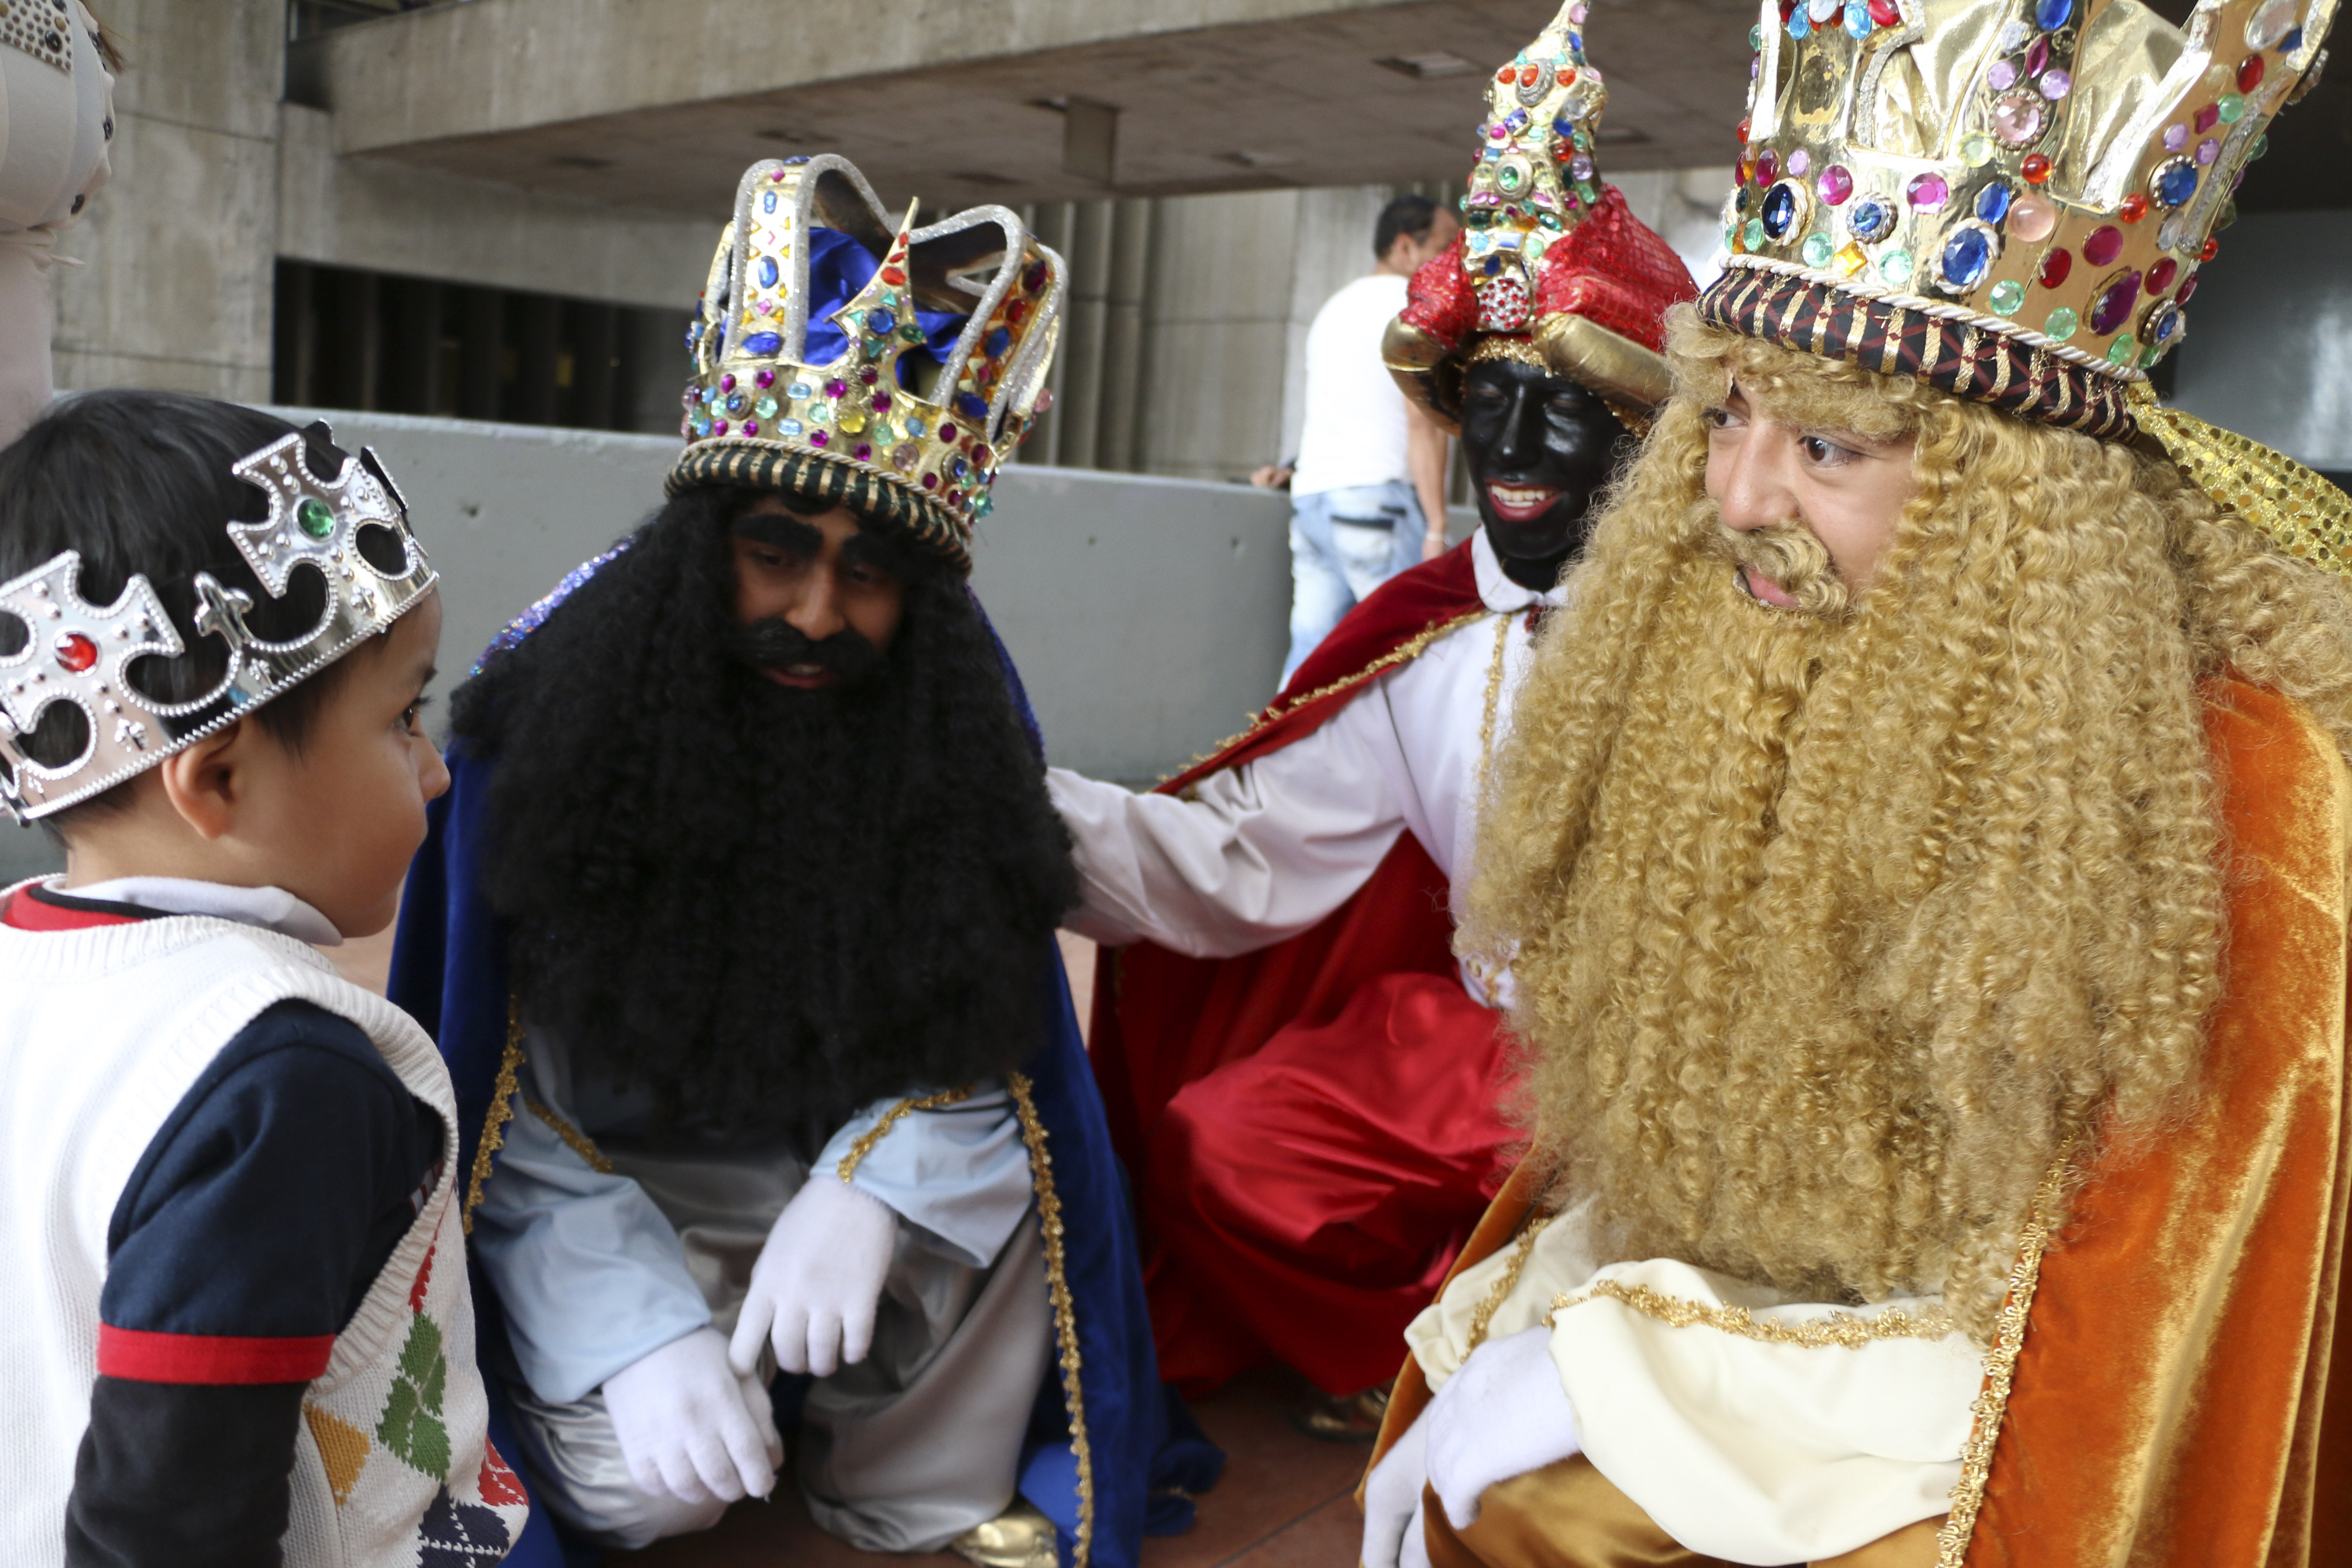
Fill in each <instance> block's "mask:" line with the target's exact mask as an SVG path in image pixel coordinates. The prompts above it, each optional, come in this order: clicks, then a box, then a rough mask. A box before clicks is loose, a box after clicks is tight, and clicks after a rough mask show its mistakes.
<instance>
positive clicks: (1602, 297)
mask: <svg viewBox="0 0 2352 1568" xmlns="http://www.w3.org/2000/svg"><path fill="white" fill-rule="evenodd" d="M1462 243H1463V242H1462V240H1461V239H1459V238H1457V239H1455V240H1454V243H1453V244H1452V245H1450V246H1448V247H1446V248H1445V249H1444V251H1442V252H1441V253H1439V254H1438V255H1436V256H1433V257H1432V258H1429V259H1428V260H1427V261H1425V262H1423V263H1422V266H1421V269H1420V270H1419V271H1417V272H1415V273H1414V274H1413V275H1412V281H1411V283H1410V284H1408V285H1407V289H1406V303H1405V308H1404V309H1403V310H1401V311H1399V312H1398V318H1397V319H1398V320H1400V321H1403V322H1405V323H1406V324H1407V325H1409V326H1414V327H1419V328H1420V329H1421V330H1422V331H1424V332H1427V333H1428V334H1429V335H1430V336H1431V337H1433V338H1434V339H1436V340H1437V342H1439V343H1441V344H1443V345H1444V347H1445V348H1446V349H1447V350H1448V351H1449V352H1450V351H1454V350H1457V349H1459V348H1461V347H1462V345H1463V343H1464V342H1465V341H1466V340H1467V339H1469V338H1470V337H1471V336H1473V335H1474V334H1475V331H1476V330H1477V326H1478V296H1477V293H1476V290H1475V287H1474V286H1473V284H1472V281H1471V278H1470V274H1469V271H1468V269H1467V268H1466V267H1465V265H1464V262H1463V259H1462ZM1697 298H1698V289H1696V287H1694V286H1693V285H1692V283H1691V277H1690V269H1689V268H1686V267H1685V266H1684V265H1683V263H1682V258H1679V257H1677V256H1676V255H1675V253H1674V249H1673V247H1670V246H1668V245H1667V244H1666V242H1665V241H1664V239H1662V238H1660V237H1658V235H1657V233H1656V231H1655V230H1654V229H1652V228H1651V227H1650V226H1649V225H1647V224H1645V223H1643V221H1642V220H1641V219H1640V218H1637V217H1635V216H1633V210H1632V209H1631V208H1629V207H1628V206H1626V205H1625V197H1624V195H1623V194H1622V193H1621V192H1620V191H1619V190H1618V189H1617V187H1616V186H1614V185H1608V184H1604V185H1602V186H1601V200H1600V201H1599V202H1597V203H1595V204H1594V205H1593V207H1592V210H1591V213H1590V214H1589V215H1587V216H1586V217H1585V218H1584V219H1583V220H1582V221H1581V222H1580V223H1579V224H1577V225H1576V226H1575V227H1573V228H1571V229H1570V230H1569V231H1568V233H1567V234H1566V235H1565V236H1563V237H1561V238H1559V239H1558V240H1556V241H1554V242H1553V244H1552V246H1551V247H1550V248H1549V249H1548V250H1546V251H1545V252H1544V258H1543V264H1542V267H1541V268H1540V269H1539V271H1538V274H1537V278H1536V300H1535V321H1538V322H1539V321H1543V320H1544V319H1545V318H1546V317H1549V316H1583V317H1586V318H1587V319H1589V320H1591V321H1597V322H1599V323H1600V324H1601V325H1602V326H1604V327H1606V328H1608V329H1609V330H1610V331H1612V332H1615V333H1617V334H1618V335H1619V336H1620V337H1624V338H1630V339H1632V340H1633V342H1637V343H1640V344H1642V345H1643V346H1644V347H1646V348H1651V349H1655V350H1660V351H1663V350H1664V348H1665V339H1666V333H1665V316H1666V311H1667V310H1669V309H1671V308H1672V307H1673V306H1675V304H1677V303H1679V302H1681V301H1683V300H1696V299H1697ZM1532 325H1533V323H1530V326H1532Z"/></svg>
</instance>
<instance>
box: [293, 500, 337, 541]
mask: <svg viewBox="0 0 2352 1568" xmlns="http://www.w3.org/2000/svg"><path fill="white" fill-rule="evenodd" d="M294 526H296V527H297V528H299V529H300V530H301V531H303V532H305V533H307V534H309V535H310V537H311V538H313V539H326V538H329V537H331V535H332V534H333V533H334V531H335V513H334V509H333V508H331V507H330V506H329V505H328V504H327V503H326V502H325V501H322V500H320V499H319V498H318V497H317V496H304V497H303V498H302V500H301V503H300V504H299V505H298V506H297V507H295V509H294Z"/></svg>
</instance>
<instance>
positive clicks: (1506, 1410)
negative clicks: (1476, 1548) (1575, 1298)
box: [1417, 1324, 1583, 1530]
mask: <svg viewBox="0 0 2352 1568" xmlns="http://www.w3.org/2000/svg"><path fill="white" fill-rule="evenodd" d="M1417 1425H1425V1426H1428V1428H1429V1456H1428V1461H1429V1484H1430V1487H1431V1489H1433V1490H1434V1491H1435V1492H1436V1493H1437V1500H1438V1501H1439V1502H1441V1503H1444V1505H1445V1517H1446V1518H1447V1519H1449V1520H1451V1521H1453V1522H1454V1529H1456V1530H1466V1529H1468V1528H1469V1527H1470V1526H1471V1525H1473V1524H1475V1523H1476V1522H1477V1521H1478V1500H1479V1498H1480V1497H1481V1496H1483V1495H1484V1494H1485V1492H1486V1489H1487V1488H1488V1487H1491V1486H1493V1485H1495V1484H1496V1482H1498V1481H1507V1480H1509V1479H1511V1478H1512V1477H1513V1476H1524V1475H1526V1474H1527V1473H1528V1471H1530V1470H1540V1469H1542V1468H1544V1467H1545V1466H1546V1465H1550V1464H1557V1463H1558V1462H1559V1461H1560V1460H1562V1459H1565V1458H1568V1457H1569V1456H1570V1455H1571V1454H1575V1453H1579V1452H1580V1451H1581V1450H1582V1447H1583V1445H1582V1443H1581V1442H1580V1439H1579V1438H1578V1436H1577V1435H1576V1411H1575V1409H1574V1408H1573V1407H1572V1406H1570V1404H1569V1403H1568V1391H1567V1390H1566V1389H1564V1388H1562V1387H1560V1385H1559V1368H1558V1367H1555V1366H1554V1365H1552V1360H1551V1331H1550V1330H1549V1329H1547V1328H1545V1327H1543V1326H1542V1325H1541V1324H1538V1325H1537V1326H1536V1327H1534V1328H1532V1329H1526V1330H1522V1331H1520V1332H1518V1333H1516V1334H1510V1335H1507V1336H1506V1337H1504V1338H1502V1339H1499V1340H1488V1341H1487V1342H1486V1343H1485V1344H1483V1345H1480V1346H1479V1347H1478V1348H1477V1349H1476V1350H1475V1351H1472V1352H1470V1359H1469V1360H1468V1361H1465V1362H1464V1363H1462V1368H1461V1370H1460V1371H1458V1372H1456V1373H1454V1375H1453V1377H1451V1378H1450V1379H1448V1380H1447V1382H1446V1384H1445V1386H1444V1387H1443V1388H1441V1389H1439V1390H1438V1391H1437V1398H1436V1400H1435V1401H1434V1402H1433V1404H1432V1405H1430V1407H1429V1413H1428V1414H1427V1415H1424V1416H1423V1417H1422V1420H1421V1422H1420V1423H1417Z"/></svg>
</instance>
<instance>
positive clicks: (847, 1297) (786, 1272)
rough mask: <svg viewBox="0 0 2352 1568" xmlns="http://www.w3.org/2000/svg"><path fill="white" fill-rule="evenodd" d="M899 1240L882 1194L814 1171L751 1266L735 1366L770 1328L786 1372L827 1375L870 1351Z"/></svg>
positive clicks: (746, 1361) (755, 1351) (752, 1359)
mask: <svg viewBox="0 0 2352 1568" xmlns="http://www.w3.org/2000/svg"><path fill="white" fill-rule="evenodd" d="M897 1244H898V1215H896V1214H894V1213H892V1212H891V1211H890V1208H889V1206H888V1205H886V1204H884V1203H883V1202H882V1200H881V1199H879V1198H877V1197H875V1196H873V1195H872V1194H867V1193H863V1192H860V1191H859V1190H858V1189H857V1188H856V1187H854V1186H851V1185H850V1184H848V1183H847V1182H845V1181H843V1180H841V1179H840V1178H839V1177H838V1176H835V1174H834V1173H832V1172H830V1171H824V1172H821V1173H817V1174H814V1175H812V1176H810V1177H809V1179H808V1180H807V1181H806V1182H805V1183H803V1184H802V1186H801V1190H800V1191H799V1192H798V1193H795V1194H793V1201H792V1202H791V1203H788V1204H786V1205H784V1212H783V1213H782V1215H778V1216H777V1218H776V1228H775V1229H773V1230H772V1231H770V1232H769V1233H768V1244H767V1246H765V1247H761V1249H760V1261H759V1262H757V1263H755V1264H753V1265H752V1266H751V1294H749V1295H748V1296H746V1297H744V1298H743V1315H742V1316H741V1317H740V1318H739V1319H737V1320H736V1321H735V1338H734V1340H733V1342H731V1343H730V1345H729V1347H728V1352H727V1353H728V1360H729V1361H730V1362H731V1363H733V1364H734V1367H735V1370H736V1371H738V1372H741V1373H749V1372H750V1371H751V1369H752V1367H754V1366H755V1365H757V1364H758V1363H759V1360H760V1344H761V1341H763V1340H766V1339H769V1338H770V1337H771V1335H772V1337H773V1338H774V1341H775V1345H776V1364H777V1365H778V1366H780V1367H782V1369H783V1370H784V1371H786V1372H808V1373H815V1374H816V1375H817V1376H819V1377H826V1376H830V1375H831V1374H832V1373H835V1372H837V1371H839V1370H840V1369H841V1368H842V1367H845V1366H855V1365H856V1364H857V1363H859V1362H861V1361H864V1360H865V1359H866V1352H867V1351H868V1350H870V1349H871V1348H872V1347H873V1344H874V1310H875V1308H876V1307H877V1305H879V1304H880V1302H881V1300H882V1282H883V1279H884V1278H885V1277H886V1276H887V1275H888V1273H889V1272H890V1254H891V1251H892V1249H893V1247H896V1245H897Z"/></svg>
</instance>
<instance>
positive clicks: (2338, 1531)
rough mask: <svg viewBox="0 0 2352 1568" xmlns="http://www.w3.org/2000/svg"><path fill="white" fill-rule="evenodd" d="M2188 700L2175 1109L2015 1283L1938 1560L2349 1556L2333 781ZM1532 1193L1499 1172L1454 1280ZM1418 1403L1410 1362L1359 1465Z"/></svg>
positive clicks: (2278, 708)
mask: <svg viewBox="0 0 2352 1568" xmlns="http://www.w3.org/2000/svg"><path fill="white" fill-rule="evenodd" d="M2205 697H2206V730H2207V734H2208V736H2209V738H2210V742H2211V745H2212V752H2213V757H2214V764H2215V767H2214V771H2215V777H2216V782H2217V784H2218V785H2219V788H2220V794H2221V808H2222V813H2223V820H2224V823H2225V826H2226V829H2227V839H2226V848H2225V853H2226V854H2227V855H2228V856H2229V857H2230V878H2229V937H2228V942H2227V947H2226V949H2225V953H2224V973H2225V977H2226V984H2225V990H2224V995H2223V999H2222V1002H2221V1006H2220V1008H2219V1009H2218V1010H2217V1012H2216V1013H2215V1016H2214V1018H2213V1021H2212V1025H2211V1027H2210V1037H2209V1044H2208V1047H2207V1055H2206V1059H2205V1064H2204V1068H2203V1075H2202V1078H2201V1079H2200V1090H2199V1094H2198V1098H2197V1101H2196V1104H2195V1106H2194V1108H2193V1110H2191V1112H2190V1113H2189V1115H2188V1117H2187V1118H2186V1119H2185V1120H2184V1121H2183V1122H2182V1123H2181V1124H2180V1125H2179V1126H2178V1127H2175V1128H2172V1129H2169V1130H2168V1131H2167V1132H2166V1133H2165V1134H2164V1135H2163V1136H2162V1137H2161V1138H2160V1139H2158V1140H2155V1141H2153V1142H2152V1143H2151V1144H2145V1145H2141V1146H2137V1147H2134V1148H2129V1149H2125V1150H2122V1151H2120V1152H2116V1153H2115V1154H2113V1155H2111V1156H2108V1157H2105V1158H2103V1159H2102V1160H2101V1161H2100V1162H2099V1163H2097V1164H2096V1165H2095V1167H2094V1168H2093V1169H2092V1171H2091V1173H2090V1174H2089V1178H2088V1180H2087V1182H2086V1184H2085V1185H2084V1188H2083V1189H2082V1191H2081V1192H2080V1193H2079V1194H2078V1195H2077V1197H2076V1199H2075V1202H2074V1212H2073V1215H2072V1217H2071V1218H2070V1220H2069V1221H2068V1222H2067V1224H2066V1225H2065V1226H2064V1227H2063V1231H2062V1232H2061V1233H2060V1234H2059V1235H2058V1236H2057V1237H2055V1238H2054V1239H2053V1240H2052V1242H2051V1243H2050V1245H2049V1247H2048V1248H2047V1250H2046V1252H2044V1253H2042V1256H2041V1258H2040V1260H2039V1262H2040V1268H2039V1279H2038V1283H2037V1282H2036V1281H2035V1279H2033V1277H2032V1276H2033V1270H2032V1268H2030V1267H2025V1268H2021V1269H2020V1271H2019V1274H2018V1276H2017V1277H2016V1283H2015V1285H2014V1288H2013V1289H2012V1292H2011V1309H2012V1310H2018V1309H2021V1310H2022V1313H2023V1331H2022V1333H2021V1334H2020V1333H2018V1332H2017V1331H2016V1330H2015V1329H2014V1327H2013V1326H2012V1327H2011V1328H2009V1329H2008V1330H2006V1331H2004V1333H2003V1336H2002V1338H2001V1340H2000V1342H1999V1343H1998V1344H1997V1345H1996V1346H1995V1348H1994V1350H1993V1352H1992V1353H1991V1355H1990V1357H1989V1358H1988V1364H1989V1367H1990V1371H1989V1373H1988V1375H1987V1378H1986V1387H1985V1392H1984V1394H1983V1395H1982V1396H1981V1397H1980V1398H1979V1403H1978V1407H1977V1408H1978V1415H1977V1429H1976V1432H1975V1433H1974V1434H1973V1435H1972V1436H1971V1438H1970V1446H1969V1453H1968V1455H1967V1457H1966V1458H1965V1459H1964V1472H1965V1473H1964V1474H1963V1477H1962V1479H1961V1483H1960V1488H1959V1489H1958V1491H1956V1492H1955V1493H1954V1500H1953V1501H1954V1507H1953V1519H1954V1521H1955V1522H1956V1523H1957V1524H1958V1525H1960V1526H1961V1527H1962V1528H1961V1529H1960V1530H1958V1531H1955V1532H1953V1533H1952V1536H1951V1538H1950V1539H1949V1540H1948V1545H1947V1549H1946V1551H1945V1552H1944V1553H1943V1555H1942V1559H1941V1561H1942V1563H1944V1564H1946V1565H1947V1568H2089V1565H2091V1564H2125V1563H2132V1564H2142V1563H2146V1564H2155V1563H2164V1564H2179V1565H2181V1568H2189V1565H2191V1564H2194V1565H2196V1568H2253V1565H2256V1564H2260V1565H2263V1568H2290V1565H2300V1564H2303V1563H2306V1562H2307V1563H2314V1564H2326V1565H2330V1568H2332V1565H2334V1564H2339V1563H2352V1367H2347V1365H2346V1364H2345V1360H2346V1358H2338V1359H2336V1360H2335V1361H2334V1362H2333V1363H2331V1359H2330V1354H2329V1352H2330V1349H2331V1347H2332V1345H2333V1343H2334V1341H2335V1339H2336V1276H2337V1271H2338V1266H2339V1263H2340V1261H2341V1258H2342V1253H2343V1247H2344V1231H2345V1218H2346V1205H2347V1163H2346V1149H2345V1114H2346V1109H2347V1106H2346V1075H2345V1026H2346V986H2347V963H2346V956H2347V955H2346V941H2347V881H2346V875H2347V858H2352V774H2347V771H2346V769H2345V766H2344V764H2343V763H2342V761H2341V760H2340V759H2339V758H2338V756H2337V754H2336V749H2335V747H2334V745H2333V743H2332V742H2330V740H2329V738H2328V737H2327V736H2326V733H2324V732H2323V731H2321V730H2320V729H2319V728H2318V727H2317V726H2316V725H2315V723H2313V721H2311V719H2310V717H2309V716H2308V715H2307V714H2306V713H2305V712H2304V710H2302V709H2301V708H2300V707H2298V706H2297V705H2296V704H2294V702H2292V701H2291V700H2288V699H2286V698H2284V697H2281V696H2279V695H2278V694H2277V693H2275V692H2273V691H2270V690H2267V689H2263V688H2261V687H2257V686H2252V685H2250V684H2248V683H2246V682H2244V681H2242V680H2238V679H2219V680H2215V681H2213V682H2211V683H2210V684H2209V685H2208V687H2207V689H2206V691H2205ZM1541 1196H1542V1192H1541V1183H1540V1182H1539V1181H1538V1180H1537V1179H1536V1173H1534V1172H1533V1171H1531V1170H1529V1169H1528V1168H1527V1167H1522V1168H1521V1169H1520V1171H1519V1172H1517V1173H1515V1174H1514V1176H1513V1178H1512V1180H1511V1182H1510V1183H1509V1184H1508V1185H1507V1186H1506V1187H1505V1188H1504V1190H1503V1192H1502V1193H1501V1194H1499V1195H1498V1196H1497V1197H1496V1200H1495V1203H1494V1205H1493V1207H1492V1208H1490V1209H1489V1210H1488V1212H1487V1214H1486V1218H1485V1219H1484V1220H1483V1221H1481V1222H1480V1225H1479V1226H1478V1229H1477V1231H1476V1232H1475V1234H1474V1235H1473V1236H1472V1237H1471V1239H1470V1242H1469V1244H1468V1245H1467V1246H1466V1247H1465V1248H1464V1249H1463V1252H1462V1256H1461V1258H1459V1260H1457V1262H1456V1263H1455V1265H1454V1268H1455V1271H1456V1272H1457V1273H1458V1272H1459V1271H1460V1270H1461V1269H1463V1268H1468V1267H1469V1266H1470V1265H1471V1264H1473V1263H1475V1262H1476V1261H1478V1260H1479V1259H1480V1258H1486V1257H1488V1256H1490V1255H1492V1254H1493V1253H1494V1252H1496V1251H1497V1250H1499V1249H1500V1248H1502V1247H1506V1246H1507V1245H1509V1244H1510V1242H1511V1241H1512V1239H1513V1238H1514V1237H1516V1236H1517V1233H1518V1231H1519V1229H1520V1228H1521V1226H1524V1225H1525V1223H1526V1222H1527V1220H1528V1217H1529V1216H1530V1215H1532V1214H1533V1213H1534V1210H1535V1206H1536V1204H1537V1202H1538V1199H1540V1198H1541ZM2031 1247H2032V1243H2031V1242H2029V1248H2031ZM2026 1261H2028V1262H2029V1263H2030V1261H2031V1260H2026ZM1692 1332H1700V1330H1692ZM2347 1351H2352V1347H2347ZM1428 1402H1429V1390H1428V1385H1427V1384H1425V1383H1424V1382H1423V1378H1422V1374H1421V1368H1420V1366H1419V1364H1418V1363H1415V1362H1413V1361H1412V1360H1410V1359H1408V1360H1407V1361H1406V1362H1405V1364H1404V1371H1403V1373H1402V1375H1401V1376H1400V1377H1399V1379H1398V1381H1397V1384H1396V1390H1395V1393H1394V1394H1393V1396H1392V1397H1391V1403H1390V1405H1389V1413H1388V1419H1387V1422H1386V1424H1385V1426H1383V1428H1382V1430H1381V1441H1380V1446H1379V1447H1378V1448H1376V1449H1375V1450H1374V1457H1375V1459H1376V1460H1377V1458H1378V1456H1379V1455H1380V1454H1381V1453H1384V1452H1386V1450H1387V1448H1388V1446H1389V1445H1390V1444H1391V1442H1393V1441H1394V1440H1395V1438H1396V1436H1398V1435H1399V1434H1400V1433H1402V1431H1403V1430H1404V1429H1405V1427H1406V1426H1409V1425H1411V1424H1412V1421H1413V1420H1414V1419H1415V1418H1416V1417H1417V1416H1418V1415H1420V1414H1421V1412H1422V1410H1423V1408H1425V1407H1426V1405H1427V1404H1428Z"/></svg>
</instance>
